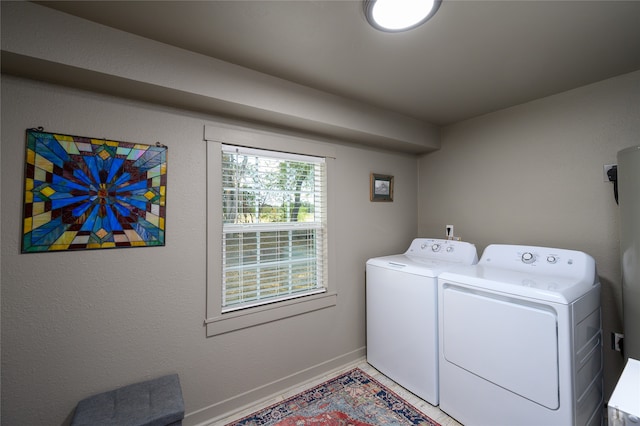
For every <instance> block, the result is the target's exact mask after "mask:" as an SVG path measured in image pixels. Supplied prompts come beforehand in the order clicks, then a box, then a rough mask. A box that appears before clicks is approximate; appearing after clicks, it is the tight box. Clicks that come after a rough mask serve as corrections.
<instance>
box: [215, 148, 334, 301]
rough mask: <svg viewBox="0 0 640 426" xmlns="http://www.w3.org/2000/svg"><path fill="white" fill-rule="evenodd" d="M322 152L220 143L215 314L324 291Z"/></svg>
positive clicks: (323, 164) (324, 229)
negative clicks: (219, 237) (311, 153)
mask: <svg viewBox="0 0 640 426" xmlns="http://www.w3.org/2000/svg"><path fill="white" fill-rule="evenodd" d="M324 176H325V162H324V158H318V157H310V156H302V155H292V154H284V153H279V152H273V151H265V150H256V149H248V148H242V147H236V146H229V145H223V146H222V221H223V230H222V232H223V235H222V270H223V278H222V312H229V311H233V310H237V309H243V308H247V307H252V306H256V305H262V304H265V303H272V302H276V301H279V300H285V299H290V298H294V297H300V296H303V295H308V294H316V293H321V292H324V291H325V285H324V281H325V276H326V273H325V271H324V269H325V268H324V267H325V261H324V258H325V253H326V244H325V242H326V238H325V234H326V220H325V215H326V212H325V207H324V206H325V204H326V202H325V201H324V198H325V193H326V189H325V178H324Z"/></svg>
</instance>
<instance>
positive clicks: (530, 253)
mask: <svg viewBox="0 0 640 426" xmlns="http://www.w3.org/2000/svg"><path fill="white" fill-rule="evenodd" d="M438 291H439V299H438V312H439V327H440V333H439V334H440V408H441V409H442V410H443V411H445V412H446V413H448V414H449V415H450V416H452V417H453V418H455V419H456V420H458V421H459V422H461V423H462V424H464V425H467V426H473V425H483V426H486V425H491V426H499V425H505V426H506V425H508V426H516V425H532V426H541V425H567V426H568V425H574V426H577V425H580V426H583V425H600V424H601V422H602V411H603V393H602V328H601V319H600V282H599V279H598V276H597V273H596V266H595V262H594V260H593V258H592V257H591V256H589V255H587V254H585V253H582V252H579V251H572V250H563V249H556V248H543V247H531V246H514V245H491V246H489V247H487V248H486V249H485V251H484V252H483V254H482V257H481V259H480V261H479V262H478V264H477V265H476V266H471V267H460V268H458V269H457V270H456V271H452V272H445V273H443V274H441V275H440V277H439V279H438Z"/></svg>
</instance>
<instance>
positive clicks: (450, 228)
mask: <svg viewBox="0 0 640 426" xmlns="http://www.w3.org/2000/svg"><path fill="white" fill-rule="evenodd" d="M446 233H447V238H449V239H452V238H453V225H447V227H446Z"/></svg>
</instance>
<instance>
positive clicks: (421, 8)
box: [364, 0, 441, 32]
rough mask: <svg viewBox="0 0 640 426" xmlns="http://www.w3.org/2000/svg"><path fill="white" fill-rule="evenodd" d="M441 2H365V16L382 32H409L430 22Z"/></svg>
mask: <svg viewBox="0 0 640 426" xmlns="http://www.w3.org/2000/svg"><path fill="white" fill-rule="evenodd" d="M440 1H441V0H364V14H365V16H366V17H367V21H369V23H370V24H371V25H372V26H373V27H374V28H376V29H378V30H380V31H387V32H400V31H407V30H410V29H412V28H415V27H417V26H419V25H421V24H423V23H425V22H426V21H427V20H429V18H431V17H432V16H433V15H434V14H435V13H436V11H437V10H438V8H439V7H440Z"/></svg>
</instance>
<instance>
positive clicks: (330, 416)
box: [227, 368, 440, 426]
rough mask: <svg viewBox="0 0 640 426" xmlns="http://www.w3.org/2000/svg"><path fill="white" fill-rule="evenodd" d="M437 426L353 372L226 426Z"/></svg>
mask: <svg viewBox="0 0 640 426" xmlns="http://www.w3.org/2000/svg"><path fill="white" fill-rule="evenodd" d="M320 425H323V426H343V425H344V426H347V425H348V426H378V425H397V426H404V425H421V426H440V425H439V424H438V423H436V422H435V421H434V420H432V419H430V418H429V417H427V416H426V415H424V414H422V413H421V412H420V411H418V409H416V408H415V407H413V406H412V405H411V404H409V403H408V402H406V401H405V400H403V399H402V398H400V397H399V396H398V395H396V394H395V393H393V392H392V391H391V390H389V389H388V388H387V387H385V386H384V385H382V384H381V383H379V382H378V381H376V380H375V379H374V378H372V377H371V376H369V375H368V374H366V373H365V372H363V371H362V370H360V369H359V368H355V369H353V370H351V371H348V372H346V373H344V374H341V375H339V376H338V377H335V378H333V379H331V380H328V381H326V382H325V383H322V384H320V385H318V386H316V387H314V388H311V389H309V390H307V391H305V392H302V393H300V394H298V395H295V396H292V397H291V398H288V399H286V400H285V401H282V402H280V403H278V404H275V405H272V406H270V407H267V408H265V409H263V410H260V411H257V412H255V413H253V414H251V415H249V416H247V417H244V418H243V419H240V420H238V421H236V422H233V423H229V424H228V425H227V426H320Z"/></svg>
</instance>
